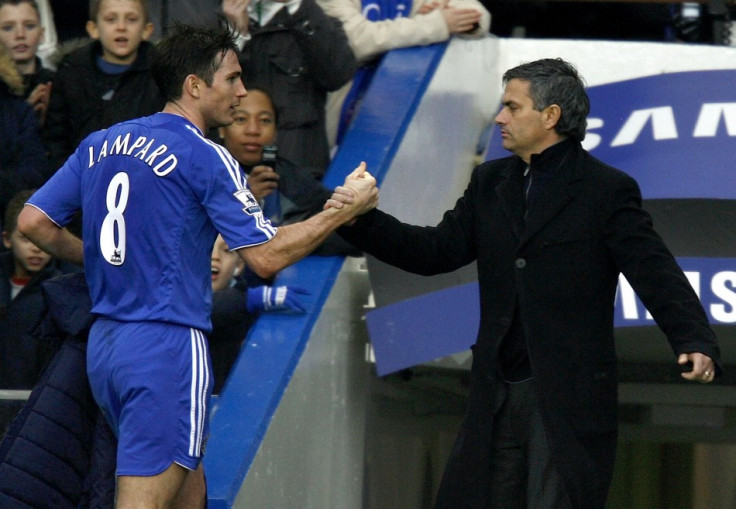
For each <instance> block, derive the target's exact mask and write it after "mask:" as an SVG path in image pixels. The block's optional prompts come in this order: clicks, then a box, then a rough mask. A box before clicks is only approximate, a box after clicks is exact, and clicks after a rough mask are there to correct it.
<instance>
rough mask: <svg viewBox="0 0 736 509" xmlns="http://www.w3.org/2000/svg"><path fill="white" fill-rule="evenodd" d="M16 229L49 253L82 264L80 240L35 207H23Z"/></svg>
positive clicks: (82, 253) (82, 252)
mask: <svg viewBox="0 0 736 509" xmlns="http://www.w3.org/2000/svg"><path fill="white" fill-rule="evenodd" d="M18 230H19V231H20V232H21V233H22V234H23V235H25V236H26V237H28V238H29V239H30V240H31V242H33V243H34V244H36V245H37V246H38V247H40V248H41V249H43V250H44V251H46V252H47V253H49V254H50V255H52V256H55V257H56V258H60V259H62V260H68V261H70V262H72V263H76V264H77V265H84V251H83V248H82V240H81V239H80V238H78V237H75V236H74V235H72V234H71V233H70V232H69V230H67V229H66V228H59V227H58V226H57V225H56V224H55V223H54V222H53V221H51V219H49V218H48V216H46V214H44V213H43V212H41V211H40V210H38V209H37V208H36V207H34V206H32V205H26V206H25V207H23V210H22V211H21V213H20V215H19V216H18Z"/></svg>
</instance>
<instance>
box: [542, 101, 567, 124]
mask: <svg viewBox="0 0 736 509" xmlns="http://www.w3.org/2000/svg"><path fill="white" fill-rule="evenodd" d="M542 113H543V115H544V118H543V120H544V126H545V127H546V128H547V129H554V128H555V127H556V126H557V124H558V122H559V121H560V117H561V116H562V108H560V107H559V105H557V104H550V105H549V106H547V107H546V108H544V111H543V112H542Z"/></svg>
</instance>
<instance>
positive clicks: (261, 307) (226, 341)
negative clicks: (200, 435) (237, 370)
mask: <svg viewBox="0 0 736 509" xmlns="http://www.w3.org/2000/svg"><path fill="white" fill-rule="evenodd" d="M211 263H212V332H211V333H210V336H209V346H210V355H211V357H212V371H213V373H214V377H215V385H214V387H213V392H214V393H215V394H219V392H220V390H221V388H222V386H223V384H224V383H225V380H227V376H228V374H229V373H230V368H231V367H232V365H233V363H234V362H235V359H236V357H237V356H238V352H240V347H241V345H242V344H243V340H244V339H245V335H246V333H247V332H248V329H249V328H250V327H251V325H253V322H255V319H256V318H257V317H258V315H259V314H260V313H261V312H263V311H287V312H291V313H303V312H304V311H305V308H304V305H303V304H302V302H301V298H302V297H301V296H302V295H305V294H306V291H305V290H303V289H301V288H297V287H293V286H266V285H264V286H257V287H255V288H248V287H247V286H246V284H245V282H244V281H242V280H239V279H238V276H239V275H240V274H241V273H242V271H243V269H244V267H245V262H243V260H242V259H241V258H240V256H238V254H237V253H235V252H234V251H230V249H229V248H228V247H227V244H226V243H225V240H224V239H223V238H222V236H221V235H218V236H217V240H215V245H214V247H213V248H212V262H211Z"/></svg>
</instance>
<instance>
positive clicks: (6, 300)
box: [0, 190, 61, 435]
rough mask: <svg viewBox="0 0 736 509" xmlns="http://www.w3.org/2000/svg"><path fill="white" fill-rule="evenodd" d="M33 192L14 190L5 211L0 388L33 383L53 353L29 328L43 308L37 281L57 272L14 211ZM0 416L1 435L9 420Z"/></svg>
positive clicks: (0, 259) (0, 261) (27, 386)
mask: <svg viewBox="0 0 736 509" xmlns="http://www.w3.org/2000/svg"><path fill="white" fill-rule="evenodd" d="M31 194H33V192H32V191H30V190H27V191H21V192H19V193H18V194H16V195H15V196H14V197H13V199H11V200H10V202H9V203H8V208H7V210H6V213H5V222H4V224H5V230H4V231H3V244H4V245H5V247H6V248H7V249H8V251H5V252H2V253H0V389H11V390H30V389H31V388H33V385H34V384H35V383H36V381H37V379H38V376H39V375H40V374H41V371H42V370H43V367H44V366H45V365H46V362H47V361H48V359H49V357H50V355H51V353H52V345H44V344H42V343H40V342H39V341H38V340H37V339H36V338H35V337H34V336H33V335H32V331H33V329H34V328H35V326H36V325H37V323H38V322H39V320H40V317H41V315H42V313H43V310H44V300H43V295H42V294H41V283H42V282H43V281H45V280H47V279H49V278H51V277H53V276H56V275H59V274H61V271H60V270H58V269H57V268H56V264H55V262H53V261H52V259H51V256H50V255H48V254H46V253H44V252H43V251H41V250H40V249H39V248H37V247H36V246H35V245H33V244H32V243H31V241H30V240H28V239H27V238H26V237H25V236H23V234H21V233H20V232H19V231H18V229H17V222H18V214H20V211H21V209H22V208H23V205H24V204H25V202H26V200H28V198H30V197H31ZM20 404H21V402H18V404H17V409H20ZM17 409H16V410H17ZM0 413H5V412H0ZM11 413H12V412H11ZM10 417H12V415H11V416H10ZM2 421H3V419H2V418H0V435H2V432H3V431H4V429H5V426H6V425H7V422H2Z"/></svg>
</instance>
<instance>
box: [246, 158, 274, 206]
mask: <svg viewBox="0 0 736 509" xmlns="http://www.w3.org/2000/svg"><path fill="white" fill-rule="evenodd" d="M279 178H280V177H279V174H278V173H276V172H275V171H274V170H273V168H271V167H270V166H254V167H253V169H252V170H251V171H250V175H248V187H250V192H251V193H253V197H254V198H255V199H256V200H258V201H261V200H262V199H264V198H265V197H266V196H268V195H269V194H271V193H273V192H274V191H276V190H277V189H278V188H279Z"/></svg>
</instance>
